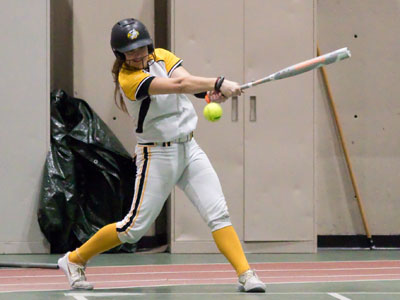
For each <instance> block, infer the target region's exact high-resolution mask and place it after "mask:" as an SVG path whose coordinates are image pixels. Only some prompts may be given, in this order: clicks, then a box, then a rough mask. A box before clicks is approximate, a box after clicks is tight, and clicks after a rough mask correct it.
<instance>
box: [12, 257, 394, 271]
mask: <svg viewBox="0 0 400 300" xmlns="http://www.w3.org/2000/svg"><path fill="white" fill-rule="evenodd" d="M360 262H361V263H370V262H372V263H374V262H396V263H398V262H399V261H398V260H395V259H382V260H379V259H378V260H324V261H322V260H321V261H315V260H314V261H311V260H309V261H270V262H265V261H263V262H250V265H256V264H261V265H262V264H265V265H274V264H285V265H287V264H309V263H311V264H325V263H360ZM203 265H228V266H230V264H229V263H222V262H221V263H191V264H186V263H179V264H159V265H155V264H150V265H120V266H93V267H90V268H115V267H122V268H125V267H146V266H150V267H153V266H156V267H158V266H203ZM14 270H15V269H14Z"/></svg>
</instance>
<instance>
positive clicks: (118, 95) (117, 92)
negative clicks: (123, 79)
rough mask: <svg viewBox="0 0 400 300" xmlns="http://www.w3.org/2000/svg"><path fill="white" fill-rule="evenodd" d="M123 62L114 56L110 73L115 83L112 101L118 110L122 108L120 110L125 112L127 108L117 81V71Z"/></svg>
mask: <svg viewBox="0 0 400 300" xmlns="http://www.w3.org/2000/svg"><path fill="white" fill-rule="evenodd" d="M123 64H124V61H123V60H122V59H119V58H116V59H115V61H114V64H113V67H112V70H111V73H112V75H113V78H114V84H115V88H114V102H115V105H117V107H118V108H119V109H120V110H122V111H124V112H126V113H127V112H128V109H127V108H126V105H125V102H124V99H123V98H122V95H121V92H120V90H119V82H118V76H119V72H120V71H121V69H122V65H123ZM117 98H118V99H117Z"/></svg>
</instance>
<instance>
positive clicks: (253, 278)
mask: <svg viewBox="0 0 400 300" xmlns="http://www.w3.org/2000/svg"><path fill="white" fill-rule="evenodd" d="M238 289H239V292H246V293H265V290H266V287H265V284H264V283H263V282H262V281H261V280H260V279H259V278H258V276H257V275H256V273H255V272H254V270H248V271H246V272H244V273H242V274H241V275H240V276H239V287H238Z"/></svg>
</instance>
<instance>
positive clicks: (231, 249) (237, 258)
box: [212, 226, 250, 275]
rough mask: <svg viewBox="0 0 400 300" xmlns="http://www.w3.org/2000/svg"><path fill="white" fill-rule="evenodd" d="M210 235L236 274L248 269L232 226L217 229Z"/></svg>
mask: <svg viewBox="0 0 400 300" xmlns="http://www.w3.org/2000/svg"><path fill="white" fill-rule="evenodd" d="M212 235H213V238H214V241H215V243H216V244H217V247H218V249H219V251H221V253H222V254H223V255H224V256H225V257H226V258H227V259H228V261H229V262H230V263H231V265H232V266H233V267H234V268H235V270H236V273H237V274H238V275H240V274H242V273H243V272H246V271H247V270H249V269H250V266H249V263H248V262H247V259H246V256H245V255H244V252H243V248H242V245H241V244H240V240H239V237H238V236H237V234H236V231H235V229H234V228H233V226H227V227H224V228H221V229H218V230H216V231H214V232H213V233H212Z"/></svg>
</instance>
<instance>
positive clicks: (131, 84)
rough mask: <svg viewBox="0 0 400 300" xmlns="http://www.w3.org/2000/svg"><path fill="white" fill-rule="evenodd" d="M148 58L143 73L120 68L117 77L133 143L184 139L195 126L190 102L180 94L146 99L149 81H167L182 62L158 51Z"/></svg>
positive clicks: (195, 120)
mask: <svg viewBox="0 0 400 300" xmlns="http://www.w3.org/2000/svg"><path fill="white" fill-rule="evenodd" d="M150 58H151V60H150V61H149V68H148V69H147V70H137V69H135V70H132V69H130V68H129V67H128V66H126V65H125V64H124V65H123V67H122V69H121V72H120V74H119V77H118V81H119V84H120V87H121V88H120V90H121V94H122V97H123V99H124V102H125V105H126V107H127V109H128V113H129V115H131V116H132V117H133V119H134V123H135V126H136V128H135V133H136V136H137V141H138V142H139V143H151V142H169V141H173V140H175V139H178V138H181V137H185V136H187V135H189V134H190V133H191V132H192V131H194V130H195V128H196V125H197V114H196V111H195V109H194V107H193V105H192V102H191V101H190V99H189V98H188V97H187V96H186V95H184V94H165V95H152V96H149V95H148V88H149V85H150V83H151V81H152V80H153V79H154V78H155V77H165V78H168V77H170V76H171V74H172V72H173V71H174V70H175V69H176V68H177V67H179V66H180V65H181V63H182V60H181V59H179V58H178V57H176V56H175V55H174V54H173V53H171V52H169V51H167V50H165V49H161V48H157V49H155V57H153V56H152V55H150Z"/></svg>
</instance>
